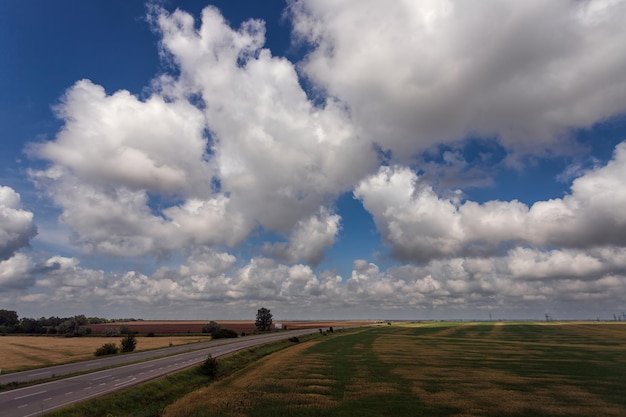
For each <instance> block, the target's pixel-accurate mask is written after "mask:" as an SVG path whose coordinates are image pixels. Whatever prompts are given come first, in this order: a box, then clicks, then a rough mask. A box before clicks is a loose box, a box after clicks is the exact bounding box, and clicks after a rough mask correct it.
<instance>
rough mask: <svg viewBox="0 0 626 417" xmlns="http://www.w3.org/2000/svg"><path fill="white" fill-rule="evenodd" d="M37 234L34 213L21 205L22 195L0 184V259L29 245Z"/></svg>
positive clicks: (5, 258)
mask: <svg viewBox="0 0 626 417" xmlns="http://www.w3.org/2000/svg"><path fill="white" fill-rule="evenodd" d="M36 234H37V228H36V227H35V224H34V222H33V213H32V212H30V211H28V210H24V209H23V208H22V207H21V198H20V195H19V194H18V193H16V192H15V191H14V190H13V189H12V188H10V187H6V186H0V261H3V260H7V259H10V258H11V257H12V256H14V255H15V252H16V251H18V250H19V249H21V248H23V247H25V246H28V243H29V241H30V239H32V238H33V237H34V236H35V235H36Z"/></svg>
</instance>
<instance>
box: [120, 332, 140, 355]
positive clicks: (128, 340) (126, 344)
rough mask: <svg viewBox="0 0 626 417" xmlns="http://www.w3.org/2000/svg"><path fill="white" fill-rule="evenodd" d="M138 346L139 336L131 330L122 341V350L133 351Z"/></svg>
mask: <svg viewBox="0 0 626 417" xmlns="http://www.w3.org/2000/svg"><path fill="white" fill-rule="evenodd" d="M136 346H137V338H136V337H135V333H134V332H130V333H128V334H127V335H126V337H124V338H123V339H122V341H121V342H120V347H121V350H122V352H132V351H133V350H135V347H136Z"/></svg>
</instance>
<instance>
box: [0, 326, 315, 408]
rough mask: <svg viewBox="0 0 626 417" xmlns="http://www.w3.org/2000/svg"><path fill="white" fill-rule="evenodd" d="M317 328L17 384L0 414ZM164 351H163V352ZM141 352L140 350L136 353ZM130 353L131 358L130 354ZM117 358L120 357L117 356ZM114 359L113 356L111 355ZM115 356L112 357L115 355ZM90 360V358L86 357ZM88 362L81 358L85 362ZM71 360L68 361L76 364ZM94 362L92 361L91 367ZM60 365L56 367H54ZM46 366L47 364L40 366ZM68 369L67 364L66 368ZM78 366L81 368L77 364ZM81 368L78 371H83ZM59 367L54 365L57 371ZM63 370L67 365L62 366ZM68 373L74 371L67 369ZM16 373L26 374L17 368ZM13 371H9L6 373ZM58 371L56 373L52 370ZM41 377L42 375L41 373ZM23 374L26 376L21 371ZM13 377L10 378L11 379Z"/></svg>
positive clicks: (94, 393)
mask: <svg viewBox="0 0 626 417" xmlns="http://www.w3.org/2000/svg"><path fill="white" fill-rule="evenodd" d="M317 331H318V330H317V329H303V330H290V331H286V332H278V333H272V334H270V335H258V336H246V337H243V338H238V339H221V340H217V341H214V342H206V343H202V344H193V345H186V346H178V347H177V348H185V349H186V350H187V351H186V352H184V353H175V354H173V355H171V356H165V357H161V358H157V359H152V360H146V361H144V362H139V363H133V364H130V365H124V366H118V367H116V368H111V369H103V370H100V371H95V372H90V373H86V374H83V375H78V376H73V377H68V378H64V379H60V380H56V381H51V382H44V383H41V384H37V385H32V386H29V387H25V388H18V389H15V390H11V391H6V392H0V417H29V416H36V415H42V414H44V413H46V412H49V411H52V410H55V409H58V408H62V407H66V406H68V405H70V404H74V403H77V402H81V401H85V400H87V399H90V398H95V397H98V396H101V395H105V394H109V393H111V392H113V391H117V390H120V389H123V388H127V387H130V386H132V385H137V384H140V383H142V382H146V381H149V380H151V379H154V378H158V377H161V376H164V375H167V374H170V373H173V372H176V371H179V370H182V369H184V368H188V367H190V366H193V365H196V364H199V363H201V362H202V361H204V360H205V359H206V358H207V356H208V355H209V354H211V355H212V356H213V357H219V356H223V355H227V354H229V353H233V352H236V351H238V350H242V349H246V348H249V347H252V346H256V345H260V344H264V343H268V342H272V341H275V340H280V339H287V338H289V337H292V336H302V335H305V334H311V333H315V332H317ZM203 345H206V347H204V348H202V349H199V350H193V351H189V349H197V348H198V347H202V346H203ZM171 349H172V348H166V349H159V350H154V351H149V352H142V353H151V354H154V355H155V356H156V355H158V356H162V355H164V354H170V353H171V352H170V353H167V351H170V350H171ZM164 352H166V353H164ZM136 355H141V354H139V353H138V354H136ZM124 356H127V357H128V358H129V359H128V360H129V361H136V360H141V359H144V358H142V357H137V356H134V355H124ZM131 356H134V358H131ZM119 358H122V357H121V356H120V357H119ZM111 359H114V358H111ZM115 359H116V358H115ZM88 362H92V363H93V362H94V361H88ZM88 362H82V364H83V365H84V364H87V363H88ZM95 362H100V363H99V364H98V365H97V366H98V367H102V366H103V365H104V366H111V365H105V363H106V362H105V361H103V360H100V361H95ZM80 364H81V363H75V364H70V365H80ZM94 366H96V365H92V366H91V369H93V367H94ZM54 368H60V367H54ZM44 369H46V370H48V369H50V368H44ZM68 369H69V368H68ZM78 369H81V368H78ZM85 369H88V368H84V367H83V368H82V370H79V371H78V372H84V371H85ZM41 371H42V370H39V371H30V373H31V377H30V378H33V376H32V375H35V376H36V374H38V373H39V372H41ZM58 371H59V370H58V369H57V372H58ZM62 371H67V369H65V370H62ZM69 372H72V373H75V372H77V371H76V370H74V371H69ZM20 374H27V373H25V372H21V373H20ZM11 375H17V373H16V374H9V375H6V376H11ZM55 375H60V374H55ZM43 376H44V377H45V375H43ZM24 377H27V378H28V376H26V375H24ZM11 380H14V379H11Z"/></svg>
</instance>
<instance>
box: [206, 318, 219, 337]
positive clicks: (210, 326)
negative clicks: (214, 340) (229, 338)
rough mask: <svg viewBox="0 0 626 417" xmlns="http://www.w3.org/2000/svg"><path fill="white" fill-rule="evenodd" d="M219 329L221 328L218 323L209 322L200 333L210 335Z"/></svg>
mask: <svg viewBox="0 0 626 417" xmlns="http://www.w3.org/2000/svg"><path fill="white" fill-rule="evenodd" d="M221 328H222V326H221V325H220V324H219V323H217V322H215V321H213V320H211V321H210V322H209V323H208V324H205V325H204V327H203V328H202V333H211V334H212V333H215V332H217V331H218V330H220V329H221Z"/></svg>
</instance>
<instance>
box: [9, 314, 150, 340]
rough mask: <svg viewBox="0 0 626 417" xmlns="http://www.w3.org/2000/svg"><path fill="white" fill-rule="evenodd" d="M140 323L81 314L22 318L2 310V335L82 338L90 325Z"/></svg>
mask: <svg viewBox="0 0 626 417" xmlns="http://www.w3.org/2000/svg"><path fill="white" fill-rule="evenodd" d="M131 321H140V320H139V319H132V318H131V319H105V318H102V317H87V316H85V315H84V314H80V315H77V316H72V317H57V316H50V317H48V318H46V317H40V318H38V319H35V318H31V317H22V318H20V317H19V316H18V314H17V312H16V311H13V310H4V309H0V334H10V333H27V334H62V335H66V336H82V335H86V334H90V333H91V328H90V327H89V325H90V324H100V323H118V322H120V323H121V322H131Z"/></svg>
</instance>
